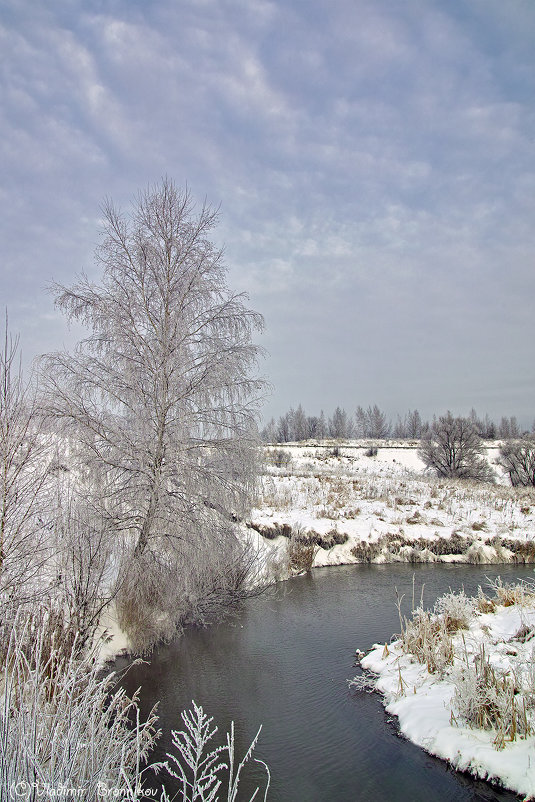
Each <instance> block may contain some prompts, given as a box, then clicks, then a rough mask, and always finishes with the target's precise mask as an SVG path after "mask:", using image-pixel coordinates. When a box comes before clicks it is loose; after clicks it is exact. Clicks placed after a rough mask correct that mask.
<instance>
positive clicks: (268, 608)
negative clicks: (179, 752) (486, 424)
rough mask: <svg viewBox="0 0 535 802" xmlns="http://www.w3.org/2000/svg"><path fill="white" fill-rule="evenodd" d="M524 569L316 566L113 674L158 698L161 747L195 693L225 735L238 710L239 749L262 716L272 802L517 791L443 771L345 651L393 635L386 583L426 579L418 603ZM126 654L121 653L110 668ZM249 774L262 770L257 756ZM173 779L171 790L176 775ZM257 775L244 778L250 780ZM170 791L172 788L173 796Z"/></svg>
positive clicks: (144, 695)
mask: <svg viewBox="0 0 535 802" xmlns="http://www.w3.org/2000/svg"><path fill="white" fill-rule="evenodd" d="M498 575H499V576H501V577H502V579H503V580H504V581H507V582H512V581H514V580H516V579H517V578H520V577H530V578H533V577H534V574H533V567H532V566H517V565H499V566H497V565H485V566H473V565H444V564H439V565H407V564H395V565H351V566H339V567H330V568H324V569H315V570H314V571H313V572H312V573H311V574H308V575H306V576H302V577H298V578H296V579H293V580H291V581H289V582H285V583H280V584H279V585H277V586H275V587H274V588H272V589H270V590H268V591H267V592H266V593H265V594H263V595H262V596H260V597H258V598H255V599H250V600H248V601H247V603H246V604H245V605H244V608H243V610H242V611H241V612H240V613H239V614H238V615H237V616H236V617H235V618H233V619H232V620H230V621H227V622H225V623H222V624H219V625H217V626H214V627H212V628H210V629H206V630H190V631H188V632H186V633H185V635H184V636H183V637H181V638H179V639H177V640H176V641H174V642H173V643H171V644H169V645H166V646H163V647H160V648H159V649H158V650H156V651H155V653H154V654H153V655H152V656H151V658H150V664H145V665H138V666H134V667H132V668H131V669H130V670H129V671H128V672H127V674H126V675H125V678H124V680H123V683H122V684H123V685H124V686H125V687H126V688H127V690H128V691H129V692H133V691H134V690H135V689H136V688H138V687H139V686H141V688H142V692H141V707H142V711H143V712H144V713H146V712H147V711H148V710H149V709H150V707H151V706H152V705H153V704H155V703H156V702H159V708H158V710H159V718H160V721H159V726H160V727H161V728H162V730H163V732H164V735H163V737H162V739H161V741H160V743H159V746H158V748H157V750H156V752H155V755H154V758H155V759H162V758H163V757H164V756H165V753H166V752H167V751H168V750H169V749H170V737H169V732H170V730H171V729H181V728H182V724H181V720H180V711H181V710H183V709H184V708H187V707H190V705H191V700H192V699H195V701H196V702H197V703H198V704H201V705H202V706H203V707H204V709H205V711H206V712H208V713H209V714H210V715H212V716H214V719H215V722H214V723H216V724H217V725H218V727H219V730H220V734H222V733H224V732H225V731H226V730H227V729H228V727H229V725H230V721H231V720H234V722H235V727H236V733H237V745H238V751H239V754H240V755H241V754H242V753H243V751H245V749H246V747H247V746H248V744H249V742H250V741H251V740H252V738H253V736H254V734H255V732H256V730H257V728H258V726H259V725H260V724H262V725H263V728H262V733H261V736H260V740H259V743H258V746H257V750H256V752H255V755H256V756H257V757H259V758H261V759H262V760H264V761H265V762H266V763H267V764H268V765H269V767H270V770H271V776H272V781H271V788H270V793H269V797H268V799H269V800H270V802H330V801H331V800H332V801H333V802H378V800H387V801H388V802H398V801H399V802H401V801H403V802H419V801H420V800H421V801H422V802H445V801H446V800H448V801H450V800H451V802H453V800H455V802H459V801H460V800H472V801H475V800H500V802H505V800H518V799H519V797H517V796H515V795H514V794H510V793H508V792H503V791H499V790H497V789H495V788H493V787H491V786H490V785H489V784H487V783H485V782H478V781H475V780H473V779H472V778H470V777H468V776H464V775H460V774H458V773H456V772H454V771H452V770H451V769H450V768H448V766H447V765H446V764H445V763H443V762H442V761H440V760H438V759H435V758H433V757H430V756H429V755H427V754H426V753H425V752H423V751H422V750H420V749H418V748H417V747H415V746H413V745H412V744H411V743H410V742H408V741H406V740H405V739H404V738H401V737H399V736H398V735H397V731H396V726H395V722H393V721H391V720H390V719H389V717H388V715H387V714H386V713H385V711H384V708H383V706H382V704H381V701H380V698H379V697H378V696H377V695H376V694H373V695H370V694H366V693H355V692H352V691H350V690H349V689H348V685H347V680H348V679H350V678H351V677H353V676H354V674H355V673H356V669H355V668H353V664H354V652H355V649H357V648H359V649H362V650H366V649H368V648H369V647H371V646H372V644H373V643H375V642H385V641H389V640H390V638H391V636H392V634H393V633H395V632H398V631H399V618H398V612H397V609H396V606H395V601H396V587H397V589H398V591H399V593H400V594H404V596H405V599H404V605H403V606H404V608H405V611H406V612H407V613H408V611H409V609H410V607H411V599H412V594H413V576H414V586H415V588H416V597H417V599H418V598H419V597H420V591H421V588H422V587H423V600H424V605H425V606H427V607H431V606H432V605H433V604H434V601H435V599H436V598H437V597H438V596H440V595H442V594H443V593H445V592H447V591H448V590H449V589H450V588H451V589H454V590H458V589H461V588H462V587H464V589H465V591H466V593H467V594H469V595H472V594H475V593H477V587H478V585H480V584H481V585H483V586H484V587H485V585H486V581H487V580H486V577H490V578H495V577H496V576H498ZM127 662H128V661H127V660H126V659H124V658H121V659H119V660H118V661H117V664H116V667H117V669H118V670H121V669H123V668H124V667H125V666H126V665H127ZM253 765H254V766H255V768H253V769H252V770H250V771H249V775H250V776H249V779H247V778H245V782H244V785H243V788H242V790H243V792H244V793H243V796H242V797H240V799H248V798H249V797H248V796H246V794H245V792H246V791H247V790H248V789H249V788H250V786H249V785H248V783H249V782H254V781H256V782H259V781H263V776H264V775H263V773H262V771H261V770H260V768H256V766H257V765H258V764H253ZM166 787H167V788H168V790H169V791H174V790H176V787H174V786H173V785H172V782H169V783H166ZM253 787H254V786H253ZM177 799H179V797H177Z"/></svg>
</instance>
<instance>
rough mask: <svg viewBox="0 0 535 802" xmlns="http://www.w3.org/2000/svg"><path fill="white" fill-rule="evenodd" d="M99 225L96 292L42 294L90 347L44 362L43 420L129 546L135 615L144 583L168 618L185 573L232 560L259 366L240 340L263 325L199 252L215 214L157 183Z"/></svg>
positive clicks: (111, 210)
mask: <svg viewBox="0 0 535 802" xmlns="http://www.w3.org/2000/svg"><path fill="white" fill-rule="evenodd" d="M103 214H104V221H105V227H104V238H103V242H102V244H101V246H100V248H99V249H98V250H97V253H96V259H97V263H98V264H99V265H100V266H101V268H102V271H103V272H102V281H101V284H100V285H97V284H94V283H93V282H91V281H90V280H89V279H88V278H87V277H85V276H82V277H81V279H80V280H79V282H78V283H77V284H75V285H74V286H73V287H70V288H68V287H63V286H59V285H56V286H55V287H54V291H55V295H56V304H57V306H58V307H59V308H60V310H61V311H63V312H64V313H65V314H66V315H67V316H68V318H69V319H71V320H77V321H80V322H81V323H83V324H85V325H86V326H87V327H88V328H89V335H88V337H87V339H85V340H83V341H82V342H81V343H80V344H79V345H78V347H77V349H76V351H75V352H74V353H66V352H64V353H55V354H51V355H49V356H48V357H47V358H46V359H45V365H46V368H47V390H48V393H47V397H48V401H47V403H48V411H49V414H51V415H52V416H54V417H55V418H56V419H58V420H60V421H61V422H62V423H63V424H64V426H65V429H66V431H67V432H72V434H73V435H74V437H73V440H72V443H73V444H74V443H75V442H76V448H77V450H78V456H79V458H80V460H81V463H83V465H84V467H85V469H86V470H88V471H94V472H96V474H98V481H99V486H100V487H101V488H102V489H101V491H100V492H101V493H102V494H103V498H104V500H105V508H106V511H107V514H108V515H109V516H110V518H112V519H113V521H114V524H115V527H116V529H117V531H119V532H123V533H125V535H126V537H127V541H128V542H129V543H131V544H132V549H131V551H132V556H133V559H134V563H137V565H136V567H135V568H132V565H133V563H130V567H131V569H132V570H133V575H132V576H133V577H135V582H136V583H138V584H137V586H136V587H135V591H136V594H137V595H136V599H137V603H138V604H142V597H143V586H144V587H145V589H146V592H147V594H150V593H152V591H153V588H154V582H155V581H156V578H157V582H158V583H159V591H160V592H159V594H158V598H159V599H161V603H162V604H168V605H170V606H171V607H172V605H173V604H174V603H175V602H177V597H178V596H180V597H181V602H182V603H185V600H184V598H183V595H184V594H183V593H182V590H183V589H182V588H180V589H175V591H176V592H175V595H174V598H173V599H171V597H170V596H169V597H168V596H167V595H166V594H170V593H171V590H172V589H173V588H174V585H175V583H176V581H177V576H180V575H183V576H186V575H188V576H190V577H191V576H192V574H193V573H194V572H193V571H192V568H191V563H192V561H197V562H198V561H199V560H200V561H201V562H202V560H208V561H210V559H211V555H212V554H213V553H219V552H220V551H221V550H223V551H225V550H231V551H233V553H234V551H235V550H236V548H237V546H236V533H235V526H234V524H233V520H236V518H239V517H240V516H241V515H243V514H244V513H245V511H246V510H247V507H248V504H249V498H250V493H251V490H252V489H253V486H254V481H255V461H256V445H257V435H256V426H255V416H256V411H257V404H258V395H259V393H260V392H261V390H262V387H263V383H262V382H261V381H259V380H258V379H256V378H252V377H251V375H250V374H251V371H252V370H253V368H254V366H255V365H256V361H257V358H258V355H259V349H258V348H257V347H256V346H255V345H253V344H252V342H251V337H252V333H253V331H254V330H255V329H258V328H260V327H261V325H262V319H261V317H260V316H259V315H257V314H255V313H254V312H252V311H250V310H249V309H248V308H247V307H246V306H245V300H246V298H245V296H243V295H234V294H232V293H230V292H229V290H228V288H227V285H226V269H225V267H224V264H223V259H222V253H221V251H219V250H217V249H216V248H215V247H214V246H213V244H212V243H211V241H210V240H209V239H208V237H209V234H210V232H211V231H212V229H213V227H214V225H215V223H216V219H217V213H216V212H215V211H214V210H213V209H211V208H210V207H209V206H207V205H204V206H202V208H200V210H199V211H197V210H196V209H195V206H194V204H193V201H192V198H191V196H190V194H189V192H188V191H187V190H186V191H180V190H179V189H177V187H176V186H175V185H174V183H173V182H172V181H171V180H169V179H164V180H163V181H162V182H161V184H160V185H158V186H156V187H153V188H149V189H147V190H146V191H145V192H142V193H140V194H139V196H138V198H137V200H136V202H135V204H134V206H133V209H132V211H131V214H130V215H129V216H126V215H124V214H122V213H120V212H119V211H117V210H116V208H115V207H114V206H113V204H112V203H111V202H110V201H108V202H106V203H105V205H104V208H103ZM72 447H73V448H74V447H75V446H74V445H73V446H72ZM212 563H213V565H214V566H217V565H219V559H218V560H212ZM165 577H167V579H168V581H167V582H166V581H165ZM162 583H163V585H164V587H165V591H162ZM124 587H126V588H127V587H131V588H132V587H133V584H132V582H130V583H128V582H126V583H125V586H124ZM191 592H192V593H193V591H191ZM147 594H145V595H147ZM123 600H124V599H123ZM166 600H167V601H166ZM126 606H128V604H127V605H126ZM167 612H169V611H168V610H165V611H162V610H160V611H159V613H158V615H160V617H161V618H162V619H163V618H165V614H166V613H167ZM182 613H183V610H180V611H178V610H177V611H176V615H177V616H179V615H181V614H182Z"/></svg>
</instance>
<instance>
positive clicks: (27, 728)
mask: <svg viewBox="0 0 535 802" xmlns="http://www.w3.org/2000/svg"><path fill="white" fill-rule="evenodd" d="M48 623H50V622H48ZM46 624H47V622H45V625H44V623H43V618H42V617H41V616H38V617H35V618H32V617H28V618H26V620H25V621H21V620H16V621H15V625H14V626H13V627H12V628H11V631H10V633H9V635H8V638H7V643H5V644H4V650H3V652H4V653H3V665H2V672H1V675H0V689H1V693H0V799H2V800H3V799H4V798H6V799H7V798H8V797H9V798H16V797H24V798H25V799H38V798H46V799H48V798H56V797H58V796H69V797H71V796H73V797H75V798H79V799H86V800H94V799H99V798H104V797H108V798H121V799H129V800H131V801H132V802H136V800H142V799H146V798H151V799H154V800H160V802H170V798H169V796H168V795H167V793H166V791H165V790H164V789H163V787H162V784H161V781H160V778H162V779H163V777H162V775H163V774H167V775H171V776H172V777H175V778H178V779H179V780H180V785H181V793H182V796H181V797H180V798H181V799H182V800H183V802H217V801H218V800H223V799H225V800H227V802H235V800H236V799H237V796H238V790H239V784H240V778H241V773H242V770H243V768H244V766H245V764H246V763H247V762H248V761H249V760H250V759H251V758H252V755H253V752H254V749H255V747H256V744H257V741H258V737H259V735H260V730H261V728H260V729H259V730H258V732H257V734H256V736H255V738H254V740H253V742H252V743H251V745H250V746H249V748H248V749H247V751H246V753H245V755H244V757H243V758H242V759H241V761H240V760H239V759H238V758H237V757H236V755H235V738H234V722H232V724H231V728H230V732H229V733H227V736H226V741H225V743H224V744H223V745H221V746H218V747H215V748H211V746H210V742H211V741H212V739H213V737H214V735H215V734H216V732H217V727H213V725H212V719H211V718H209V717H208V716H207V715H206V714H205V713H204V711H203V709H202V707H200V706H198V705H197V704H196V703H195V702H193V703H192V704H193V707H192V709H191V710H190V711H184V712H183V713H182V720H183V723H184V725H185V729H184V730H182V731H176V732H175V731H173V732H172V739H173V740H172V743H173V751H172V752H170V753H168V754H167V758H168V760H167V761H166V762H165V763H158V764H154V763H152V764H151V763H150V752H151V749H152V748H153V746H154V744H155V742H156V740H157V738H158V736H159V734H160V733H159V731H157V729H156V726H157V721H158V719H157V715H156V712H155V710H153V711H152V712H151V713H150V714H149V716H148V718H147V719H146V720H145V721H142V720H141V718H140V712H139V707H138V697H137V694H135V695H134V696H133V697H132V698H129V697H128V696H127V694H126V692H125V690H124V689H123V688H121V686H120V683H119V681H118V677H117V676H116V675H115V674H114V673H107V674H106V675H103V673H102V671H101V670H100V669H99V667H98V664H97V662H96V661H95V660H94V658H93V655H91V654H90V653H88V651H87V650H86V649H79V648H77V643H76V638H75V639H74V641H73V642H72V643H70V644H68V645H66V644H65V643H61V642H60V643H56V640H59V639H56V638H54V637H52V638H51V637H50V629H51V627H50V626H48V625H46ZM3 634H5V632H4V633H3ZM254 760H255V761H256V762H257V763H260V764H262V765H263V766H264V768H265V770H266V774H267V782H266V787H265V791H264V794H263V799H264V801H265V800H266V799H267V794H268V788H269V780H270V775H269V769H268V767H267V766H266V764H265V763H264V762H263V761H261V760H258V759H256V758H254ZM155 786H156V787H155ZM258 793H259V788H257V789H256V791H255V792H254V793H253V795H252V796H251V798H250V802H252V800H253V799H255V798H256V797H257V795H258ZM172 798H175V797H172Z"/></svg>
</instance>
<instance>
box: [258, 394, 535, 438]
mask: <svg viewBox="0 0 535 802" xmlns="http://www.w3.org/2000/svg"><path fill="white" fill-rule="evenodd" d="M466 420H467V421H469V423H470V424H471V427H472V428H473V430H474V431H475V433H476V434H477V435H478V436H479V437H480V438H481V439H482V440H496V439H499V440H516V439H519V438H521V437H523V436H524V435H526V434H528V432H525V431H522V430H521V428H520V426H519V424H518V421H517V419H516V417H515V416H514V415H511V416H510V417H507V416H503V417H502V418H501V419H500V421H499V423H496V422H495V421H493V420H491V418H490V417H489V416H488V415H485V416H484V417H483V418H481V417H479V415H478V414H477V412H476V410H475V409H472V410H471V412H470V414H469V416H468V417H467V418H466ZM435 424H436V417H433V420H432V421H426V420H423V418H422V416H421V415H420V413H419V411H418V410H417V409H414V410H411V409H410V410H409V411H408V412H407V413H406V414H405V415H404V416H403V417H401V416H400V415H398V416H397V417H396V420H395V421H394V422H392V421H391V420H389V418H388V417H387V415H386V413H385V412H383V411H382V410H381V409H380V408H379V407H378V406H377V404H374V405H373V406H368V407H367V408H366V409H364V407H362V406H360V405H359V406H358V407H357V408H356V410H355V413H354V414H352V413H348V412H347V411H346V410H345V409H343V408H342V407H336V409H335V410H334V412H333V414H332V415H331V416H329V417H326V415H325V413H324V412H323V410H322V411H321V412H320V414H319V415H307V414H306V412H305V410H304V409H303V407H302V405H301V404H299V406H298V407H297V409H294V408H293V407H292V408H291V409H289V410H288V412H286V413H284V415H281V416H280V417H279V419H278V420H275V418H271V420H270V421H269V422H268V423H267V424H266V426H264V428H263V429H262V432H261V436H262V439H263V441H264V442H266V443H289V442H300V441H303V440H323V439H326V438H332V439H336V440H348V439H351V438H358V439H375V440H384V439H387V438H393V439H395V440H420V439H422V438H423V437H425V436H426V435H427V434H428V433H429V432H430V431H431V429H432V427H433V426H434V425H435ZM531 431H532V432H535V422H534V425H533V427H532V430H531Z"/></svg>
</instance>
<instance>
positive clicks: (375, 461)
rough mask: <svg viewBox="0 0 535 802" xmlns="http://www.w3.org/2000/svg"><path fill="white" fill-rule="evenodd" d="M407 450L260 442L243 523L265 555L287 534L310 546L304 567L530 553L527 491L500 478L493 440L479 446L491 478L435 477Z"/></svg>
mask: <svg viewBox="0 0 535 802" xmlns="http://www.w3.org/2000/svg"><path fill="white" fill-rule="evenodd" d="M375 451H376V453H375ZM417 452H418V444H417V442H409V443H406V442H405V443H400V442H398V443H396V442H384V441H381V442H376V443H363V442H359V441H354V442H350V443H345V444H343V445H340V444H336V443H331V444H325V443H322V444H307V445H296V444H289V445H288V444H285V445H280V446H266V447H265V465H264V472H263V475H262V478H261V484H260V490H259V494H258V498H257V501H256V505H255V508H254V509H253V511H252V514H251V521H250V525H251V526H252V527H253V528H254V529H255V530H256V531H257V532H258V533H260V535H262V536H263V537H261V538H260V541H263V547H266V552H267V553H271V557H272V562H273V564H275V563H276V561H277V559H278V560H279V563H280V566H282V564H283V562H284V560H283V556H284V553H285V552H287V550H288V547H289V543H290V541H291V540H292V539H293V540H294V541H295V540H297V541H298V542H301V543H302V544H306V543H309V544H315V545H316V548H315V553H314V556H313V566H323V565H338V564H344V563H354V562H375V563H380V562H383V563H384V562H398V561H403V562H429V561H449V562H452V561H456V562H471V563H502V562H512V561H519V562H526V561H527V562H532V561H535V492H534V489H533V488H512V487H510V486H508V480H507V478H506V477H504V476H503V475H502V474H501V472H500V468H499V466H498V465H497V464H496V460H497V458H498V453H499V443H495V444H492V447H489V448H488V450H487V456H488V459H489V462H490V464H491V466H492V467H493V468H494V469H495V471H496V474H497V482H496V484H489V483H478V482H471V481H466V480H464V481H460V480H446V479H437V478H436V477H435V476H433V475H431V474H430V473H429V472H428V471H426V470H425V468H424V465H423V463H422V462H421V461H420V459H419V457H418V453H417ZM266 541H268V542H270V543H269V549H268V548H267V545H268V543H267V542H266ZM280 570H281V574H282V571H283V568H282V567H281V568H280ZM281 578H282V575H281Z"/></svg>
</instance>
